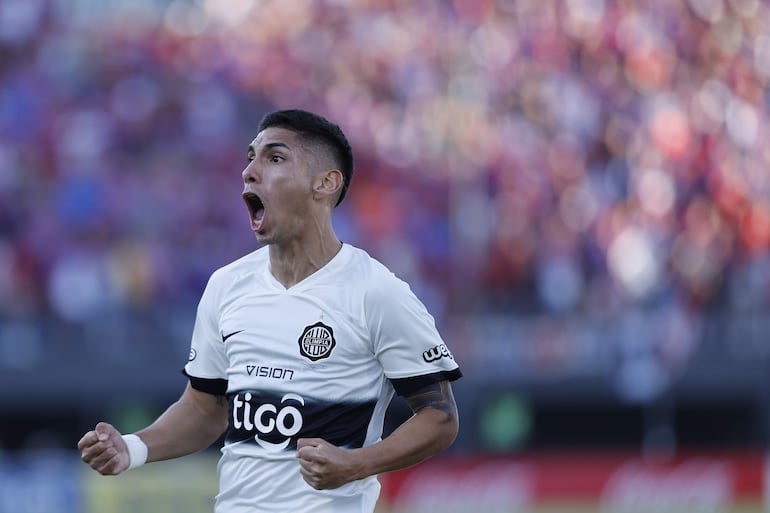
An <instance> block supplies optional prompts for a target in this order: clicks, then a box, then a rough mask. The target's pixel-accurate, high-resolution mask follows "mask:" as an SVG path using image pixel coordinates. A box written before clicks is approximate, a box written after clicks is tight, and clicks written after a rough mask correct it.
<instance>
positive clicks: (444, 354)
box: [422, 344, 454, 363]
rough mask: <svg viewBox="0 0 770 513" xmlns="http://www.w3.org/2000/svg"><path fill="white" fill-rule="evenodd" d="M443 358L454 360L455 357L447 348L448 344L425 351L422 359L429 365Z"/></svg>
mask: <svg viewBox="0 0 770 513" xmlns="http://www.w3.org/2000/svg"><path fill="white" fill-rule="evenodd" d="M442 358H449V359H450V360H454V356H452V353H450V352H449V348H447V346H446V344H439V345H437V346H433V347H431V348H430V349H428V350H427V351H423V353H422V359H423V360H425V361H426V362H427V363H430V362H435V361H436V360H440V359H442Z"/></svg>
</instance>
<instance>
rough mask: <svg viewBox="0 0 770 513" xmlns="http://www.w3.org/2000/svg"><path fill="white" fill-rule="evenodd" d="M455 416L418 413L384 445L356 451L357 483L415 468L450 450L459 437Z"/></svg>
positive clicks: (431, 411)
mask: <svg viewBox="0 0 770 513" xmlns="http://www.w3.org/2000/svg"><path fill="white" fill-rule="evenodd" d="M457 429H458V421H457V416H456V414H454V413H452V412H448V411H443V410H437V409H433V408H423V409H421V410H419V411H418V412H417V413H416V414H415V415H414V416H413V417H412V418H411V419H409V420H408V421H406V422H405V423H404V424H402V425H401V426H400V427H399V428H398V429H396V430H395V431H394V432H393V433H391V435H390V436H388V437H387V438H385V439H383V440H382V441H380V442H378V443H376V444H373V445H370V446H368V447H364V448H361V449H356V450H355V452H356V455H355V459H356V461H357V462H358V464H359V472H358V473H357V474H358V476H357V479H362V478H364V477H367V476H371V475H374V474H381V473H383V472H389V471H392V470H398V469H402V468H406V467H409V466H412V465H415V464H417V463H419V462H421V461H423V460H425V459H427V458H430V457H431V456H433V455H435V454H437V453H439V452H441V451H443V450H444V449H446V448H447V447H449V446H450V445H451V444H452V442H453V441H454V439H455V437H456V436H457Z"/></svg>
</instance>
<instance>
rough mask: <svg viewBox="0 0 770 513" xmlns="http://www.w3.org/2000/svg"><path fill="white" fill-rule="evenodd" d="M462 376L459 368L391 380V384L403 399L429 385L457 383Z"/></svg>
mask: <svg viewBox="0 0 770 513" xmlns="http://www.w3.org/2000/svg"><path fill="white" fill-rule="evenodd" d="M462 376H463V373H462V372H460V369H459V368H457V369H452V370H451V371H440V372H434V373H431V374H423V375H422V376H412V377H409V378H396V379H391V380H390V382H391V383H392V384H393V388H394V389H395V390H396V393H397V394H398V395H400V396H402V397H403V396H409V395H411V394H413V393H415V392H417V391H418V390H420V389H421V388H425V387H427V386H428V385H432V384H433V383H438V382H439V381H455V380H457V379H460V378H461V377H462Z"/></svg>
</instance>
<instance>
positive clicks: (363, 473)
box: [297, 381, 459, 489]
mask: <svg viewBox="0 0 770 513" xmlns="http://www.w3.org/2000/svg"><path fill="white" fill-rule="evenodd" d="M405 399H406V402H407V404H409V406H410V408H412V411H413V412H414V416H412V417H411V418H410V419H409V420H408V421H406V422H404V423H403V424H402V425H401V426H399V428H398V429H396V430H395V431H394V432H393V433H391V435H390V436H388V437H387V438H385V439H384V440H382V441H381V442H378V443H376V444H373V445H370V446H369V447H363V448H361V449H352V450H345V449H340V448H338V447H335V446H333V445H331V444H330V443H328V442H326V441H325V440H322V439H319V438H311V439H301V440H299V441H298V443H297V448H298V449H299V451H298V456H299V458H300V465H301V472H302V475H303V477H304V478H305V481H307V482H308V483H309V484H310V485H311V486H313V487H314V488H317V489H329V488H337V487H339V486H342V485H343V484H345V483H347V482H350V481H355V480H357V479H363V478H365V477H367V476H371V475H374V474H380V473H382V472H388V471H391V470H397V469H401V468H405V467H408V466H411V465H414V464H416V463H419V462H421V461H423V460H425V459H427V458H429V457H431V456H433V455H435V454H436V453H438V452H440V451H442V450H444V449H446V448H447V447H449V446H450V445H451V444H452V442H453V441H454V439H455V437H456V436H457V430H458V426H459V423H458V417H457V407H456V405H455V401H454V397H453V395H452V387H451V385H450V384H449V382H448V381H441V382H439V383H434V384H432V385H429V386H427V387H425V388H423V389H421V390H419V391H418V392H417V393H415V394H413V395H410V396H409V397H405Z"/></svg>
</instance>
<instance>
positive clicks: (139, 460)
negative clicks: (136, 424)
mask: <svg viewBox="0 0 770 513" xmlns="http://www.w3.org/2000/svg"><path fill="white" fill-rule="evenodd" d="M122 438H123V441H124V442H126V446H128V468H127V469H126V470H131V469H132V468H136V467H141V466H142V465H144V464H145V462H146V461H147V444H145V443H144V442H143V441H142V439H141V438H139V437H138V436H136V435H123V437H122Z"/></svg>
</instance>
